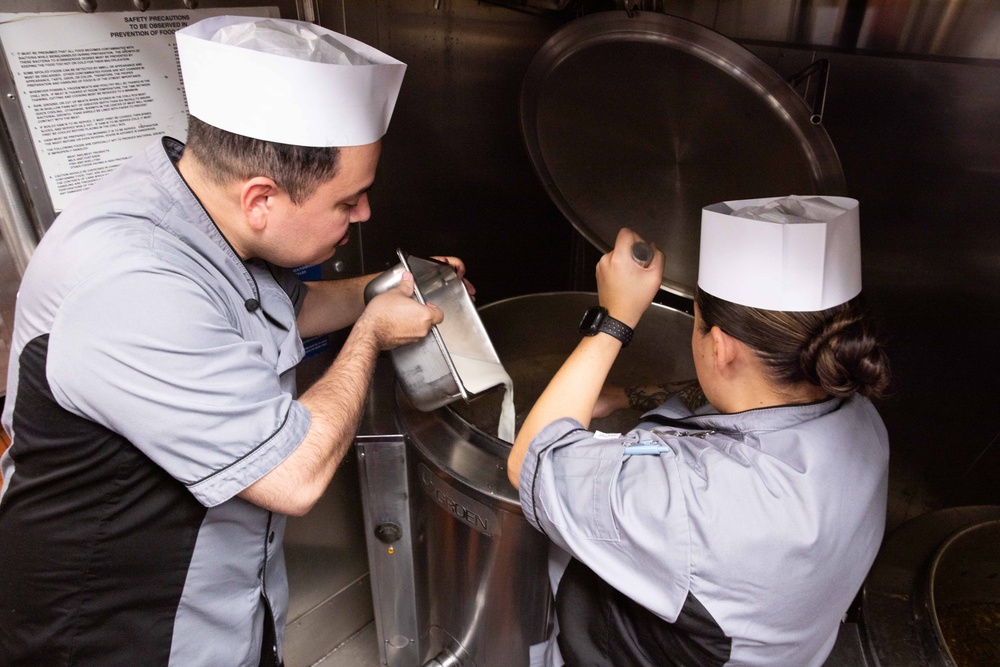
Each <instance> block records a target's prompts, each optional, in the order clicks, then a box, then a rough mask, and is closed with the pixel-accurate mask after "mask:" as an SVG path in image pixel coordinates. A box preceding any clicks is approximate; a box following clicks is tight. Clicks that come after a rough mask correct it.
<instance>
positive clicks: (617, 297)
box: [597, 227, 664, 327]
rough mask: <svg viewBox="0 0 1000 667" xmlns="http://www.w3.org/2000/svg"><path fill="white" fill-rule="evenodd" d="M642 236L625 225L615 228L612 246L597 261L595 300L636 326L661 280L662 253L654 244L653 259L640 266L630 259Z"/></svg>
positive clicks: (611, 312) (651, 300) (624, 320)
mask: <svg viewBox="0 0 1000 667" xmlns="http://www.w3.org/2000/svg"><path fill="white" fill-rule="evenodd" d="M639 241H642V238H641V237H640V236H639V235H638V234H636V233H635V232H633V231H632V230H631V229H628V228H627V227H623V228H622V229H620V230H619V231H618V238H617V239H616V240H615V247H614V249H613V250H612V251H611V252H609V253H608V254H606V255H604V256H603V257H601V260H600V261H599V262H598V263H597V293H598V301H599V302H600V304H601V305H602V306H604V307H605V308H607V309H608V314H609V315H611V317H613V318H615V319H616V320H620V321H622V322H624V323H625V324H627V325H628V326H630V327H635V325H636V324H638V322H639V318H641V317H642V314H643V313H644V312H646V309H647V308H648V307H649V304H651V303H652V302H653V297H655V296H656V293H657V292H658V291H659V289H660V283H661V282H662V280H663V263H664V256H663V253H662V252H660V251H659V250H658V249H657V248H656V246H655V245H652V244H650V246H651V247H652V248H653V261H652V262H650V264H649V266H648V267H646V268H643V267H642V266H641V265H640V264H639V263H638V262H636V261H635V260H634V259H633V258H632V244H633V243H638V242H639Z"/></svg>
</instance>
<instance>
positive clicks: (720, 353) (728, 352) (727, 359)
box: [708, 326, 743, 374]
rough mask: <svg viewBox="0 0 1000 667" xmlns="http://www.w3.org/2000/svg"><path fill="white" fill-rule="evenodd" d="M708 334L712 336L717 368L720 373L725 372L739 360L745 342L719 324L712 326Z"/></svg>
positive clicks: (713, 353) (713, 354)
mask: <svg viewBox="0 0 1000 667" xmlns="http://www.w3.org/2000/svg"><path fill="white" fill-rule="evenodd" d="M708 334H709V335H710V336H711V337H712V358H713V361H714V362H715V368H716V370H717V371H718V372H719V373H722V374H725V373H726V372H727V371H728V370H730V369H732V368H733V364H735V363H736V362H737V361H738V360H739V357H740V353H741V351H742V350H741V346H742V345H743V344H742V343H741V342H740V341H738V340H736V339H735V338H733V337H732V336H730V335H729V334H727V333H726V332H725V331H723V330H722V329H720V328H719V327H717V326H716V327H712V328H711V330H710V331H709V332H708Z"/></svg>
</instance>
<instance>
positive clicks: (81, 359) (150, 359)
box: [47, 256, 310, 506]
mask: <svg viewBox="0 0 1000 667" xmlns="http://www.w3.org/2000/svg"><path fill="white" fill-rule="evenodd" d="M235 311H236V309H235V304H229V303H226V300H225V299H224V298H223V296H220V294H219V293H214V292H213V291H212V290H211V289H206V287H205V286H204V285H202V284H199V283H198V282H197V281H196V280H193V279H192V278H191V277H190V275H188V274H185V272H184V271H182V270H181V269H180V268H179V267H177V266H171V265H167V264H165V263H164V262H162V261H159V262H158V261H157V260H156V259H155V258H150V257H149V256H143V257H134V258H127V259H123V260H122V261H120V262H114V263H113V264H112V265H110V266H106V267H104V268H102V269H101V270H100V271H98V272H96V273H95V274H93V275H91V276H89V277H88V278H87V279H86V280H84V281H83V282H81V283H80V284H78V285H77V286H76V287H75V288H74V290H73V292H72V293H71V294H69V295H68V296H67V297H66V298H65V299H64V301H63V302H62V304H61V305H60V306H59V310H58V313H57V314H56V316H55V319H54V322H53V326H52V329H51V333H50V339H49V357H48V369H47V372H48V379H49V382H50V386H51V389H52V392H53V395H54V396H55V397H56V399H57V400H58V401H59V403H60V404H62V405H63V406H64V407H66V408H67V409H69V410H70V411H72V412H74V413H76V414H78V415H80V416H83V417H85V418H87V419H90V420H92V421H95V422H97V423H99V424H101V425H103V426H105V427H107V428H109V429H111V430H112V431H114V432H116V433H119V434H121V435H122V436H124V437H126V438H128V440H129V441H130V442H131V443H133V444H134V445H135V446H136V447H137V448H139V449H140V450H141V451H142V452H143V453H144V454H145V455H146V456H148V457H149V458H150V459H152V460H153V461H154V462H155V463H156V464H157V465H159V466H160V467H162V468H163V469H164V470H166V471H167V472H168V473H169V474H170V475H172V476H173V477H174V478H176V479H177V480H179V481H180V482H182V483H184V484H185V485H186V486H187V487H188V488H189V489H190V490H191V492H192V493H193V494H194V495H195V497H196V498H197V499H198V500H199V501H200V502H201V503H202V504H204V505H206V506H214V505H217V504H219V503H221V502H223V501H225V500H227V499H229V498H231V497H232V496H234V495H236V494H237V493H239V492H240V491H242V490H243V489H245V488H246V487H247V486H249V485H250V484H252V483H253V482H254V481H256V480H258V479H260V477H262V476H263V475H265V474H266V473H267V472H269V471H270V470H272V469H273V468H274V467H275V466H277V465H278V464H279V463H280V462H281V461H282V460H284V458H285V457H287V456H288V455H289V454H290V453H291V452H292V451H293V450H294V449H295V447H296V446H298V444H299V442H301V440H302V439H303V437H304V436H305V434H306V432H307V431H308V428H309V422H310V415H309V413H308V411H307V410H306V409H305V407H304V406H302V405H301V404H300V403H298V402H296V401H294V400H293V397H292V396H291V395H290V394H289V393H288V392H286V391H283V389H282V387H281V386H280V382H279V377H278V374H277V373H276V371H275V368H276V366H275V364H276V360H275V359H269V358H268V354H269V352H268V350H269V348H268V346H266V345H263V344H262V343H261V342H260V341H261V340H263V339H264V335H265V334H266V331H265V330H264V329H262V331H264V333H263V334H262V333H261V332H254V331H250V332H248V331H245V330H243V329H245V328H246V327H248V326H251V325H253V326H258V321H257V320H256V319H252V318H247V319H246V321H241V320H240V318H238V317H236V316H235V315H234V314H233V313H234V312H235ZM260 319H261V322H260V323H259V326H260V327H266V323H264V322H263V318H260Z"/></svg>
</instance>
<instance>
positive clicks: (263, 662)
mask: <svg viewBox="0 0 1000 667" xmlns="http://www.w3.org/2000/svg"><path fill="white" fill-rule="evenodd" d="M284 665H285V663H283V662H281V661H280V660H278V637H277V634H276V633H275V630H274V616H273V615H272V614H271V605H270V604H268V602H267V598H264V637H263V639H262V640H261V642H260V667H284Z"/></svg>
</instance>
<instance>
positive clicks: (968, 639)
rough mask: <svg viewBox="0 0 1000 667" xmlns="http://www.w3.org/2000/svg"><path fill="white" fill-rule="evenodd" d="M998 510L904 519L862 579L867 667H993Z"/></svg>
mask: <svg viewBox="0 0 1000 667" xmlns="http://www.w3.org/2000/svg"><path fill="white" fill-rule="evenodd" d="M998 543H1000V507H996V506H974V507H953V508H949V509H944V510H938V511H935V512H930V513H929V514H924V515H921V516H918V517H915V518H913V519H910V520H909V521H907V522H906V523H904V524H903V525H902V526H900V527H899V528H897V529H896V530H895V531H894V532H893V534H892V535H891V536H890V537H889V539H887V540H886V542H885V544H884V545H883V546H882V550H881V551H880V552H879V555H878V558H877V559H876V561H875V565H874V566H873V567H872V571H871V572H870V573H869V575H868V578H867V579H866V580H865V585H864V588H863V593H862V605H861V618H860V629H861V636H860V643H861V645H862V648H863V650H864V653H865V654H866V657H867V663H866V664H868V665H871V666H872V667H882V666H885V667H890V666H891V667H985V666H986V665H991V666H992V665H996V664H1000V602H998V601H1000V553H998V551H997V544H998Z"/></svg>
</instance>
